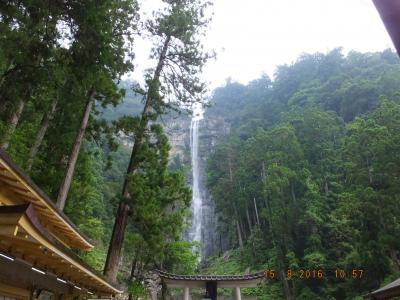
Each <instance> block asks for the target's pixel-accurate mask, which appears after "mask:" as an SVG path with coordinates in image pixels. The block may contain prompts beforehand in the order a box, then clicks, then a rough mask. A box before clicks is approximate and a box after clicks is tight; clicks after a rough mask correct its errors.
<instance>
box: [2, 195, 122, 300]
mask: <svg viewBox="0 0 400 300" xmlns="http://www.w3.org/2000/svg"><path fill="white" fill-rule="evenodd" d="M1 253H3V255H2V256H4V254H5V255H6V257H9V260H10V261H13V260H15V259H19V260H22V261H24V262H25V263H26V264H28V265H30V266H31V267H32V269H35V270H39V272H41V273H42V276H45V278H47V276H48V278H49V280H50V279H51V276H52V275H51V274H55V275H56V276H57V278H58V279H59V280H61V281H62V282H64V284H66V285H69V286H73V287H76V288H77V289H79V290H81V291H82V292H89V293H93V294H96V295H114V294H118V293H121V292H122V291H120V290H119V289H118V288H116V287H114V286H113V285H111V284H110V283H109V282H108V281H107V280H106V279H105V278H104V277H103V276H102V275H101V274H99V273H98V272H97V271H95V270H93V269H92V268H91V267H90V266H88V265H87V264H86V263H85V262H83V261H82V260H81V259H80V258H79V257H78V256H77V255H76V254H75V253H73V252H72V251H71V250H70V249H67V248H66V247H65V246H63V245H62V244H61V243H60V242H59V241H58V240H57V239H55V238H54V236H53V235H51V234H50V233H49V232H48V231H47V230H46V228H43V226H42V225H41V222H40V221H39V218H38V216H37V214H36V211H35V207H34V205H33V204H31V203H27V204H21V205H2V206H0V254H1ZM12 263H13V262H10V264H12ZM10 267H12V266H11V265H10Z"/></svg>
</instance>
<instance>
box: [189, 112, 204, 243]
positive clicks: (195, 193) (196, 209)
mask: <svg viewBox="0 0 400 300" xmlns="http://www.w3.org/2000/svg"><path fill="white" fill-rule="evenodd" d="M200 120H201V117H199V116H196V115H195V116H193V118H192V121H191V123H190V150H191V156H192V213H193V220H192V227H191V229H190V231H189V235H190V240H191V241H198V242H201V241H202V234H201V229H202V221H203V213H202V206H203V199H202V195H201V190H200V181H199V179H200V178H199V176H200V169H199V122H200Z"/></svg>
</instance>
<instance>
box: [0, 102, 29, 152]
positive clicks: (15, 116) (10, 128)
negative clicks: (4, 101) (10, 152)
mask: <svg viewBox="0 0 400 300" xmlns="http://www.w3.org/2000/svg"><path fill="white" fill-rule="evenodd" d="M24 107H25V101H23V100H20V102H19V104H18V107H17V109H16V110H15V111H14V112H13V113H12V114H11V117H10V119H9V122H8V124H7V129H6V132H5V133H4V136H3V140H2V142H1V145H0V148H1V149H3V150H7V148H8V146H9V145H10V140H11V137H12V135H13V133H14V131H15V128H17V125H18V122H19V119H20V118H21V115H22V112H23V110H24Z"/></svg>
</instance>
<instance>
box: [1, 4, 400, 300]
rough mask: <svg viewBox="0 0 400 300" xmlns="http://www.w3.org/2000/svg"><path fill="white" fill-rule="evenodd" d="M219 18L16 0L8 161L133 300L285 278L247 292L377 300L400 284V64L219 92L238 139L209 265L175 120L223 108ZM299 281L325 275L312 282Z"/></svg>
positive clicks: (328, 64)
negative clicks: (144, 64) (173, 143)
mask: <svg viewBox="0 0 400 300" xmlns="http://www.w3.org/2000/svg"><path fill="white" fill-rule="evenodd" d="M209 5H210V4H209V3H208V2H207V1H203V0H164V1H163V6H162V7H160V8H159V10H157V11H156V12H154V14H151V16H150V17H148V18H147V19H141V18H142V17H143V16H142V15H141V12H140V9H139V5H138V3H137V2H136V1H135V0H119V1H115V0H87V1H78V0H64V1H41V0H18V1H17V0H7V1H2V2H1V3H0V21H1V22H0V148H1V149H2V150H1V151H5V152H7V154H8V155H9V156H10V157H11V158H12V160H13V161H15V162H16V163H17V164H18V165H19V166H21V168H22V169H23V170H24V171H25V172H26V173H27V174H28V175H29V177H31V178H32V179H33V181H34V182H35V183H36V184H37V185H38V186H40V188H41V189H43V191H44V192H45V193H47V194H48V195H49V196H50V198H52V199H53V200H54V203H55V205H56V206H57V208H58V209H59V210H60V211H63V212H64V213H65V214H66V215H67V216H68V217H69V218H70V219H71V220H72V221H73V223H75V224H76V225H77V226H78V227H79V229H80V230H81V231H82V232H83V233H85V234H86V235H87V236H88V237H89V238H90V239H91V240H93V242H94V244H95V248H94V250H93V251H91V252H84V251H81V252H79V251H77V250H74V251H75V252H76V254H78V255H79V256H80V257H81V258H82V259H83V260H85V261H86V262H87V263H89V264H90V265H91V266H92V267H94V268H95V269H97V270H99V271H103V274H104V276H105V278H106V279H107V280H108V281H110V282H112V283H113V284H118V285H120V286H121V287H122V288H123V289H125V291H127V293H128V294H129V299H130V300H132V299H138V298H144V297H146V295H148V290H146V288H147V286H146V280H147V279H148V278H149V276H151V272H152V271H153V270H155V269H160V270H165V271H168V272H172V273H181V274H194V273H196V272H200V271H201V272H206V273H217V274H238V273H244V272H249V271H261V270H269V272H268V273H267V274H268V275H269V277H274V278H271V279H270V280H268V281H267V282H265V283H263V284H262V285H261V286H260V287H258V288H257V289H253V290H250V289H249V290H246V291H245V293H248V294H256V295H257V296H258V299H360V297H361V295H364V294H366V293H368V292H369V291H372V290H374V289H376V288H378V287H379V286H382V285H383V284H384V283H387V282H389V281H390V280H393V279H395V278H397V277H398V276H400V253H399V249H400V240H399V239H398V238H397V237H398V236H399V235H400V220H399V216H400V205H399V203H400V197H399V195H400V190H399V189H400V182H399V181H400V174H399V170H400V157H399V153H400V60H399V58H398V57H397V55H396V54H395V53H393V52H392V51H391V50H386V51H383V52H381V53H358V52H350V53H348V54H347V55H344V54H343V53H342V50H341V49H335V50H333V51H330V52H328V53H326V54H321V53H315V54H303V55H301V56H300V57H299V58H298V59H297V61H296V62H294V63H293V64H291V65H283V66H279V67H278V68H277V69H276V73H275V75H274V78H273V79H272V78H269V77H268V76H267V75H263V76H262V77H261V78H259V79H257V80H254V81H251V82H250V83H249V84H247V85H244V84H240V83H236V82H232V81H231V80H228V81H227V83H226V85H225V86H223V87H220V88H217V89H216V90H215V91H214V92H213V94H212V97H211V107H209V108H207V109H206V110H205V118H206V119H207V118H213V117H215V116H218V117H220V118H223V119H224V120H225V121H226V122H227V123H229V124H230V133H229V135H228V136H226V137H224V139H223V140H221V141H220V142H219V144H218V145H217V146H216V147H215V148H213V149H210V153H209V155H208V157H207V168H206V175H207V188H208V190H209V191H210V193H211V195H212V198H213V200H214V201H215V205H216V210H217V214H218V228H216V229H215V230H216V231H218V234H219V235H220V236H221V237H223V238H224V239H226V240H227V241H228V244H229V247H230V250H229V251H227V252H225V253H223V251H222V250H221V251H220V253H218V254H217V255H215V256H214V257H210V258H209V259H208V261H207V262H205V263H204V262H203V263H204V265H205V266H204V267H202V269H201V268H200V267H199V253H198V244H197V243H191V242H188V241H185V240H183V239H182V236H183V232H184V231H185V230H186V228H187V224H186V223H187V220H189V219H190V209H189V208H190V204H191V203H190V199H191V191H190V187H189V185H188V180H187V178H185V176H186V175H187V174H186V173H187V170H188V166H186V165H183V164H180V163H175V164H174V163H172V164H171V163H170V162H171V157H170V155H169V152H170V148H171V147H170V145H169V143H168V138H167V135H166V133H165V131H164V128H163V127H162V125H161V124H162V122H161V120H162V118H169V117H170V118H172V117H171V115H172V114H173V113H174V114H175V113H176V112H177V111H178V112H179V111H186V110H188V109H189V108H191V107H192V105H194V104H198V103H204V102H206V95H207V86H206V84H205V83H204V82H203V81H202V80H201V77H200V74H201V72H202V69H203V67H204V65H205V64H206V63H207V61H209V60H210V59H212V58H213V57H214V54H213V53H208V52H207V51H206V50H204V47H203V45H202V39H201V37H202V36H203V35H204V33H205V31H206V29H207V27H208V24H209V22H210V19H209V18H208V17H207V13H206V11H207V9H208V6H209ZM139 36H141V38H144V39H147V40H148V41H149V42H150V43H151V44H152V48H151V50H150V52H149V57H150V58H151V61H152V63H153V64H154V65H153V67H152V68H149V69H148V70H146V71H145V73H144V74H143V82H144V83H143V84H138V83H134V82H131V81H128V80H126V81H124V80H122V78H125V77H124V76H125V75H127V74H130V73H131V72H134V71H135V70H134V68H133V66H134V64H135V63H136V61H135V53H134V51H133V46H134V44H135V38H138V37H139ZM238 72H240V70H238ZM121 134H124V136H127V137H129V138H130V139H131V140H132V141H133V145H131V146H129V147H128V146H124V145H123V144H122V143H121V140H120V139H119V135H121ZM173 159H174V158H172V161H173ZM202 265H203V264H202ZM288 269H290V270H291V271H292V273H293V277H292V278H291V279H287V275H288V274H287V270H288ZM300 269H305V270H311V274H310V276H311V277H317V278H307V279H300V278H298V277H299V276H298V275H299V272H300ZM313 270H315V271H316V272H312V271H313ZM319 270H322V271H323V275H322V276H323V277H324V278H323V279H321V278H318V276H319V274H321V273H319V272H318V271H319ZM336 270H344V271H345V272H346V277H345V278H335V277H336V276H335V275H336V272H335V271H336ZM352 270H356V272H355V273H354V272H352ZM272 274H273V276H272ZM339 277H340V276H339ZM353 277H356V278H353ZM163 292H165V289H164V290H163ZM163 296H165V295H163Z"/></svg>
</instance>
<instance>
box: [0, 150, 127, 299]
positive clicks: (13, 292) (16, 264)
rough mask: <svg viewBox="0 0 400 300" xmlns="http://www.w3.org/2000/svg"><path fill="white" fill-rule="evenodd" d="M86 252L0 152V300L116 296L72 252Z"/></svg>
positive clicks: (81, 239)
mask: <svg viewBox="0 0 400 300" xmlns="http://www.w3.org/2000/svg"><path fill="white" fill-rule="evenodd" d="M92 248H93V244H92V243H91V242H90V241H89V239H88V238H86V237H85V236H84V235H83V234H82V233H80V232H79V230H78V229H77V228H76V226H75V225H74V224H73V223H72V222H71V221H70V220H69V219H68V217H67V216H65V215H64V214H63V213H62V212H61V211H60V210H59V209H57V208H56V206H55V205H54V203H53V202H52V201H51V200H50V199H49V198H48V197H47V196H46V195H45V194H44V193H43V192H42V191H41V190H40V189H39V188H38V187H37V186H36V185H35V184H34V183H33V182H32V181H31V180H30V179H29V178H28V177H27V176H26V175H25V174H24V173H23V172H22V170H21V169H20V168H19V167H17V166H16V165H15V164H14V163H13V162H12V160H11V159H10V158H9V157H8V156H7V155H6V154H5V153H4V151H1V150H0V299H2V300H3V299H7V298H9V299H11V300H14V299H24V300H25V299H26V300H30V299H45V300H59V299H71V298H74V297H76V296H82V297H88V298H96V297H106V298H110V297H112V296H113V295H116V294H119V293H121V292H122V291H120V290H119V289H118V288H116V287H115V286H113V285H112V284H110V283H109V282H107V281H106V279H104V277H103V276H102V275H101V274H99V273H98V272H96V271H95V270H93V269H92V268H90V267H89V266H88V265H86V264H85V263H84V262H83V261H82V260H81V259H80V258H79V257H78V256H77V255H76V254H75V253H74V252H73V251H72V250H73V249H79V250H84V251H89V250H91V249H92Z"/></svg>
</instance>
